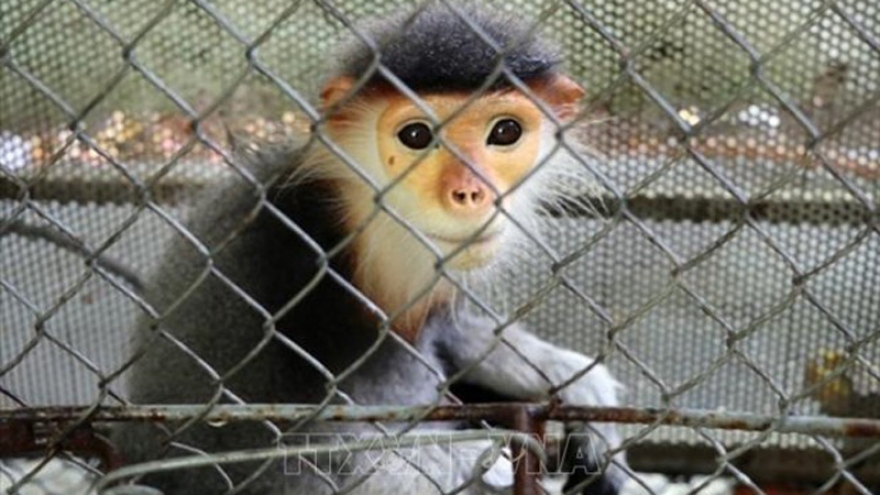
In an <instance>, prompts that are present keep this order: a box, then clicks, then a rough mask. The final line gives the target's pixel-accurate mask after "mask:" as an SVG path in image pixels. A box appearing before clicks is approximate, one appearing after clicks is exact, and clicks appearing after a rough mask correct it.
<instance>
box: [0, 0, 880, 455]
mask: <svg viewBox="0 0 880 495" xmlns="http://www.w3.org/2000/svg"><path fill="white" fill-rule="evenodd" d="M487 3H489V4H491V6H492V8H496V9H501V10H509V11H513V12H516V13H517V14H518V15H520V16H522V17H523V18H527V19H534V22H535V23H537V25H538V29H539V31H541V32H543V33H545V34H547V35H548V36H550V37H551V38H552V39H554V40H556V42H558V43H559V44H560V45H561V46H562V47H563V48H564V50H565V52H566V54H567V61H568V62H567V70H568V71H569V72H570V73H571V74H572V75H573V76H574V77H575V78H576V79H577V80H578V81H580V82H581V83H582V84H583V85H584V87H585V88H587V91H588V100H587V104H586V109H587V111H586V113H585V116H584V118H583V119H582V121H581V122H580V123H579V125H577V126H576V128H575V129H574V130H573V133H575V134H577V136H578V139H579V140H580V141H583V142H584V143H586V144H587V145H588V146H589V147H591V148H592V149H593V150H595V151H596V152H598V153H599V154H600V155H601V157H602V158H600V159H598V160H595V162H594V164H593V165H594V167H595V169H596V170H595V171H596V172H598V173H599V174H601V175H604V176H605V177H607V178H608V180H609V182H610V184H612V185H613V187H611V188H609V187H608V185H605V186H601V187H600V188H599V189H600V191H599V193H598V195H599V196H601V197H602V198H604V199H605V200H607V205H606V206H607V208H608V210H609V211H610V212H611V213H610V214H609V215H608V216H606V217H593V216H548V217H547V221H548V224H549V225H550V230H551V235H550V241H551V245H552V246H553V248H554V249H555V250H556V251H557V253H558V255H559V258H560V259H562V258H566V257H567V256H569V255H571V254H573V253H581V252H583V253H582V254H579V255H578V256H575V257H574V261H573V262H572V263H571V264H569V265H567V266H565V267H564V269H563V273H564V276H565V278H566V280H567V281H569V284H570V286H569V287H564V286H562V285H557V286H556V287H555V288H554V289H553V290H552V291H551V292H550V294H549V296H547V298H546V299H545V300H543V301H542V302H541V303H540V304H539V305H538V306H537V308H536V309H535V310H533V311H532V312H531V313H530V316H529V323H530V324H531V326H532V328H534V330H535V331H536V332H537V333H539V334H541V335H543V336H544V337H546V338H549V339H550V340H552V341H554V342H557V343H559V344H561V345H564V346H567V347H571V348H574V349H577V350H580V351H583V352H585V353H589V354H592V355H596V354H600V353H601V354H603V355H607V362H608V363H609V365H610V366H611V368H612V369H613V371H614V373H615V374H616V376H617V377H618V378H619V379H620V381H621V382H622V383H624V384H625V386H626V391H625V403H626V404H628V405H634V406H640V407H653V406H660V405H662V404H663V398H664V396H669V397H671V403H672V405H674V406H676V407H698V408H710V409H714V408H717V409H721V410H741V411H753V412H760V413H769V414H773V413H775V412H777V411H778V410H779V409H778V404H779V402H780V399H784V398H788V397H793V396H797V395H798V394H800V393H802V392H804V390H805V389H806V387H808V386H809V385H811V384H812V383H814V382H815V380H816V379H817V377H820V378H821V377H822V376H824V375H825V374H828V373H829V372H833V371H835V370H837V368H836V366H837V365H838V364H840V363H842V365H843V366H845V367H846V370H845V372H844V373H843V374H842V375H841V379H840V380H838V382H836V383H837V385H838V386H837V388H834V389H833V390H832V389H825V390H826V392H827V393H825V394H813V395H812V396H811V397H805V398H803V399H798V400H797V401H796V402H795V407H794V410H795V411H796V412H797V413H804V414H816V413H821V414H837V415H843V416H861V417H880V398H878V397H880V377H878V375H877V373H878V371H877V369H878V363H880V344H878V343H877V340H878V339H877V336H878V335H880V288H878V287H880V233H878V232H880V228H878V216H877V214H876V210H877V207H878V199H877V197H878V193H880V108H878V99H880V50H878V46H877V39H878V34H880V6H878V4H877V2H876V0H851V1H840V2H823V1H804V0H761V1H754V0H742V1H736V2H733V1H716V2H711V1H706V2H690V1H672V0H658V1H651V2H648V1H645V2H633V1H630V0H611V1H601V0H593V1H585V2H574V1H572V2H550V1H525V0H503V1H502V0H497V1H491V2H487ZM416 4H417V2H390V1H379V2H375V1H369V2H368V1H355V0H352V1H337V2H333V3H332V4H329V3H325V2H313V1H299V2H296V1H276V0H260V1H246V0H214V1H210V2H208V1H183V0H180V1H171V2H159V1H154V0H128V1H113V0H77V1H61V0H58V1H44V0H28V1H25V0H3V1H2V2H0V219H2V220H0V222H7V221H8V220H11V219H15V220H16V221H24V222H27V223H30V224H34V225H46V226H52V227H53V228H64V229H67V230H69V231H70V232H71V233H73V234H74V235H75V236H76V237H78V238H80V239H82V240H83V241H84V242H85V243H86V244H87V245H88V246H91V247H93V248H96V247H100V246H103V245H104V244H105V243H106V242H107V241H108V239H113V242H112V243H111V244H110V245H109V247H108V248H107V250H106V254H107V255H109V256H112V257H114V258H116V259H118V260H120V261H122V262H124V263H125V264H126V265H128V266H131V267H132V268H133V269H134V270H136V271H137V272H139V273H142V274H147V273H149V271H150V269H151V268H152V267H154V266H155V265H156V263H157V261H158V253H160V252H161V248H162V245H163V243H164V242H165V241H166V240H167V239H168V238H169V237H170V236H172V235H174V233H173V230H172V229H171V228H170V227H168V225H167V224H166V223H165V222H164V221H163V220H162V219H161V218H160V217H159V215H157V213H156V212H155V211H154V210H152V209H150V208H145V207H144V206H143V200H144V197H145V194H146V191H149V194H151V197H152V198H154V199H155V200H156V201H158V202H159V204H161V205H162V208H163V211H165V212H167V213H168V214H169V215H170V216H172V217H174V218H178V219H182V218H184V217H185V214H186V210H187V206H188V200H189V199H191V198H192V197H193V196H194V195H195V193H196V191H198V190H199V189H201V188H203V187H205V186H210V185H211V184H212V183H213V181H214V180H216V179H217V178H219V177H221V176H228V175H234V171H233V169H232V168H231V167H230V166H229V165H228V164H227V163H226V162H225V161H224V159H223V157H222V154H221V152H223V151H228V148H229V146H228V143H227V142H226V138H225V136H226V129H227V128H229V129H231V130H233V131H234V132H236V133H238V134H241V135H244V136H248V137H251V138H253V139H256V140H269V141H279V140H280V141H283V140H284V139H285V137H287V136H289V135H290V134H291V133H294V132H299V131H302V130H305V129H308V126H309V121H308V119H307V118H306V117H305V115H304V113H303V112H302V110H301V108H300V107H299V105H298V103H297V101H296V100H297V98H298V97H308V96H310V95H313V94H314V93H315V90H316V84H317V83H318V82H319V81H320V78H321V75H322V72H321V71H322V66H323V64H324V63H325V60H324V59H325V57H326V56H327V54H328V53H329V50H330V48H331V47H332V46H334V44H335V43H336V42H337V41H338V40H339V38H340V36H341V35H343V34H344V33H346V32H347V28H346V27H345V24H344V22H342V21H341V20H340V19H339V18H338V17H337V16H336V15H334V13H333V12H332V10H333V9H331V8H328V5H332V6H333V8H335V9H338V10H339V11H340V12H341V13H343V14H344V15H345V16H346V17H347V18H349V19H351V20H357V19H361V18H364V17H367V16H377V15H382V14H386V13H390V12H396V11H398V10H401V9H406V8H409V7H411V6H413V5H416ZM590 16H593V17H594V19H595V21H597V22H598V24H599V25H600V26H601V28H602V29H604V30H605V33H606V34H608V35H610V36H611V37H612V38H613V39H616V40H617V42H619V43H620V44H621V45H622V46H623V47H625V56H622V55H624V54H623V53H621V52H620V51H618V50H617V49H616V48H615V46H614V44H613V43H611V42H609V41H608V39H607V38H606V37H605V36H603V34H602V32H600V30H597V29H596V25H591V22H590ZM713 17H715V18H714V19H713ZM718 19H723V22H724V23H725V24H724V25H719V24H718V23H717V22H716V21H717V20H718ZM726 30H727V31H728V32H727V33H726V32H725V31H726ZM731 31H732V32H735V33H737V35H738V36H742V40H741V42H740V43H737V42H735V41H733V40H732V39H731V37H730V36H729V35H728V34H729V32H731ZM747 48H748V49H751V50H753V52H754V53H755V54H756V56H757V57H758V58H756V59H752V58H751V57H750V54H749V52H748V50H747ZM623 62H625V63H623ZM633 74H637V75H638V76H639V77H640V78H641V80H640V81H637V80H636V78H634V77H632V75H633ZM646 88H647V89H646ZM651 91H654V92H656V94H658V95H660V97H661V98H662V102H663V104H658V102H657V99H656V98H654V97H652V96H651V94H650V93H651ZM682 122H683V123H686V124H687V125H689V126H692V129H693V132H683V131H682V127H681V125H678V124H677V123H682ZM683 143H687V146H688V147H687V148H686V147H685V146H684V144H683ZM689 150H690V151H694V152H696V153H698V154H699V156H702V157H705V162H706V163H707V164H708V165H706V164H701V163H699V161H698V160H695V159H694V154H693V153H692V152H689ZM618 194H620V195H622V196H623V197H625V198H626V202H627V205H628V211H630V212H632V214H633V218H622V217H621V216H620V215H618V214H614V212H619V211H620V210H619V209H618V206H619V204H620V203H621V201H620V198H619V197H618V196H617V195H618ZM117 235H118V238H116V237H114V236H117ZM532 259H533V261H532V263H531V264H529V265H527V266H524V267H523V269H522V271H521V272H520V273H518V274H516V275H517V276H516V277H513V279H512V282H513V283H512V284H510V285H509V287H511V288H512V289H511V291H510V293H506V294H503V295H501V296H502V298H504V299H507V300H508V301H510V302H509V303H508V304H509V305H510V307H511V308H513V307H516V306H517V305H519V304H526V303H527V302H529V301H531V300H533V299H534V298H535V297H536V293H537V290H538V288H540V287H541V286H542V285H543V284H544V283H546V282H547V281H549V280H551V279H552V276H553V272H552V270H551V268H552V265H553V261H554V260H551V259H549V258H548V257H546V256H545V257H542V256H535V257H534V258H532ZM682 267H684V268H682ZM0 282H2V284H0V406H2V407H9V406H21V405H27V406H37V405H59V404H88V403H91V402H92V401H94V400H96V399H97V398H98V397H99V395H100V394H99V393H100V390H101V389H100V387H99V381H100V379H101V377H103V376H106V374H109V373H110V372H112V371H113V370H114V369H115V368H116V367H118V366H119V365H120V364H121V363H122V362H123V361H124V359H125V351H124V349H125V343H126V342H127V339H128V334H127V331H128V329H129V328H130V327H131V322H132V319H133V318H135V317H136V316H137V315H138V313H139V312H140V311H141V310H140V309H139V308H138V307H137V305H136V304H135V303H133V302H132V301H131V300H130V299H129V298H128V297H126V296H125V295H124V294H122V293H121V292H120V291H119V290H118V289H116V288H115V287H114V286H113V285H112V284H110V283H109V282H108V281H106V280H105V279H103V278H102V277H100V276H97V275H95V274H94V273H93V272H92V271H91V270H90V269H89V268H88V267H87V266H86V265H85V264H84V263H83V261H82V259H81V258H80V257H78V256H77V255H75V254H73V253H70V252H66V251H64V250H62V249H59V248H58V247H56V246H54V245H51V244H49V243H46V242H43V241H37V240H33V239H27V238H23V237H22V236H20V235H16V234H15V233H12V232H6V231H5V230H4V223H0ZM572 287H574V288H576V289H577V290H572ZM583 296H585V297H587V298H589V299H590V300H591V301H593V302H595V303H596V304H597V305H598V306H600V307H601V308H603V310H604V311H605V313H606V314H607V315H610V316H611V317H612V318H613V320H614V321H615V322H618V325H617V326H615V327H614V328H611V326H610V325H609V324H608V323H607V322H605V321H603V320H602V319H601V318H599V317H597V315H596V313H595V312H594V311H593V310H591V309H590V308H589V307H588V305H587V304H585V302H584V301H585V299H584V297H583ZM609 331H610V332H611V334H613V339H611V340H609ZM731 335H736V336H737V337H736V338H733V339H732V338H731ZM841 380H842V382H841ZM114 387H115V388H114ZM679 387H682V388H681V389H678V388H679ZM110 388H111V389H113V390H117V389H119V390H118V391H119V393H120V395H123V396H124V392H122V391H121V384H120V383H118V382H113V383H111V384H110ZM854 398H858V399H859V400H857V401H856V400H854ZM104 400H105V401H106V402H107V403H113V400H114V399H113V398H112V396H110V397H106V398H105V399H104ZM638 428H640V427H638ZM638 428H637V427H633V429H632V430H631V431H637V430H638ZM749 435H751V434H745V433H742V434H737V433H726V434H725V436H723V438H724V439H729V440H731V441H733V440H737V439H741V438H745V437H748V436H749ZM652 438H655V439H657V440H659V441H663V442H669V441H675V442H690V441H702V442H705V439H702V440H701V439H700V437H699V435H696V434H695V433H693V432H692V431H689V430H671V429H669V430H664V429H661V430H659V433H657V434H656V435H654V437H652ZM719 438H722V437H721V436H719ZM775 441H776V442H778V443H781V444H786V442H788V443H789V444H791V445H805V444H808V443H810V442H811V441H812V440H811V439H810V438H808V437H791V438H789V439H782V438H777V439H776V440H775Z"/></svg>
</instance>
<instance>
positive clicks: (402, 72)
mask: <svg viewBox="0 0 880 495" xmlns="http://www.w3.org/2000/svg"><path fill="white" fill-rule="evenodd" d="M458 10H459V11H461V13H462V14H463V15H464V16H466V17H467V19H469V20H470V22H471V23H473V24H474V25H476V26H479V27H480V29H481V30H482V32H483V34H484V35H486V36H488V37H489V38H490V39H491V40H492V42H493V43H495V44H496V46H498V47H500V48H501V50H502V51H503V54H504V55H503V60H504V64H505V66H506V67H507V68H508V70H510V72H512V73H513V74H514V75H515V76H516V77H517V78H519V79H520V80H522V81H529V80H534V79H537V78H541V77H545V76H548V75H550V74H552V73H553V71H554V70H555V67H556V66H557V65H558V64H559V63H560V57H559V55H558V53H557V50H555V48H553V47H552V46H551V45H549V44H548V43H546V42H545V41H543V40H541V39H539V38H537V37H536V36H535V35H534V33H532V32H530V26H528V25H527V24H525V23H523V22H520V21H517V20H516V19H514V18H513V17H511V16H509V15H506V14H504V13H502V12H487V11H485V10H481V9H479V8H477V7H475V6H474V5H472V4H467V5H461V6H460V7H459V9H458ZM363 32H364V34H365V35H367V36H369V37H370V38H371V39H373V40H374V41H375V42H376V44H377V46H378V47H379V51H380V61H381V63H382V64H383V65H384V66H385V67H387V68H388V70H390V71H391V72H392V73H394V75H395V76H396V77H397V78H398V79H400V80H401V81H403V83H404V84H406V85H407V86H408V87H409V88H411V89H413V90H416V91H421V90H428V91H454V90H461V89H474V88H478V87H480V86H482V85H483V84H484V83H485V82H486V81H487V79H489V78H490V76H491V75H492V73H493V71H495V69H496V66H497V65H498V63H499V59H500V54H499V53H498V52H497V51H496V50H494V49H493V48H492V47H491V46H490V44H489V43H487V42H486V41H484V38H482V37H481V35H480V34H477V32H475V30H474V29H472V28H471V26H469V25H468V22H467V21H465V20H463V19H462V18H461V17H459V15H458V14H457V13H456V12H453V11H452V10H451V9H449V7H447V6H445V5H442V4H436V3H435V4H432V5H430V6H427V7H425V8H424V9H422V10H421V11H419V12H418V13H417V14H416V15H415V16H414V17H413V16H412V15H407V16H400V17H397V18H394V19H391V20H387V19H386V20H385V21H383V22H382V23H381V24H380V23H378V22H376V23H373V24H369V25H367V26H366V27H365V28H364V29H363ZM373 59H374V53H373V52H372V50H371V49H370V48H369V47H368V46H366V45H365V44H364V43H362V42H357V43H355V44H353V45H352V46H349V47H348V49H347V52H346V53H343V54H342V56H341V61H342V71H341V73H342V75H346V76H351V77H354V78H356V79H359V78H361V77H362V76H364V75H365V74H366V73H367V71H368V70H369V69H370V65H371V64H372V62H373ZM382 82H385V79H384V77H382V76H381V75H379V74H375V75H373V76H372V77H371V78H370V79H369V82H368V85H372V84H376V83H382ZM510 85H511V83H510V81H508V80H507V78H505V77H503V76H500V77H498V78H497V79H496V80H495V81H493V83H492V85H491V86H490V88H492V89H498V88H500V87H505V86H510Z"/></svg>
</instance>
